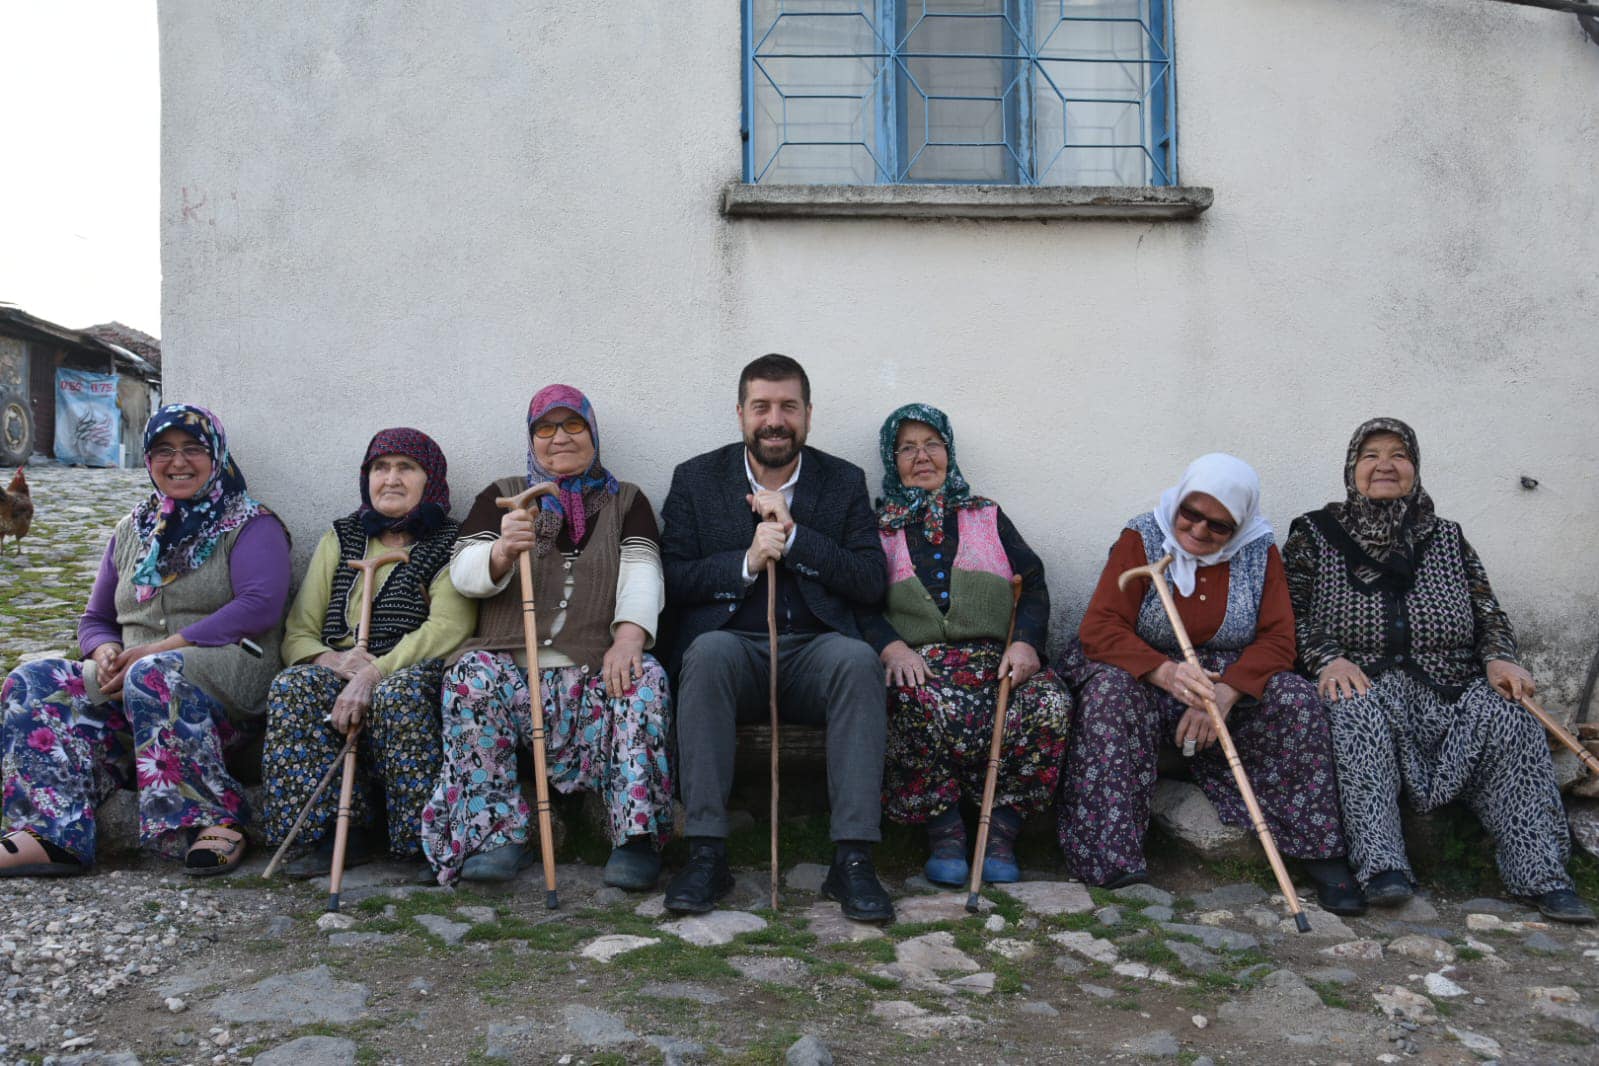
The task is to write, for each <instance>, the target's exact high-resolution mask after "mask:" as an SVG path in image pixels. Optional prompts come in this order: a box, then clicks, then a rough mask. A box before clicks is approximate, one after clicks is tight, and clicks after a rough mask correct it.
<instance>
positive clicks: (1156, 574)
mask: <svg viewBox="0 0 1599 1066" xmlns="http://www.w3.org/2000/svg"><path fill="white" fill-rule="evenodd" d="M1171 561H1172V557H1171V556H1170V555H1163V556H1161V557H1160V561H1159V562H1157V563H1153V564H1151V565H1149V566H1135V567H1133V568H1132V569H1131V570H1128V571H1125V572H1124V573H1123V574H1122V575H1121V576H1120V577H1118V578H1117V579H1116V585H1117V587H1118V588H1123V589H1125V588H1126V587H1127V583H1128V582H1129V581H1133V580H1136V579H1138V578H1141V577H1147V578H1149V580H1150V582H1151V583H1152V584H1153V585H1154V586H1155V592H1156V594H1157V595H1158V596H1160V602H1161V606H1163V607H1165V608H1166V617H1167V618H1169V619H1171V627H1172V630H1173V632H1175V633H1176V634H1177V643H1178V644H1180V645H1182V649H1183V658H1184V659H1186V660H1188V665H1189V666H1192V667H1193V668H1194V669H1195V670H1198V671H1199V672H1200V673H1204V668H1203V667H1201V666H1200V665H1199V656H1198V655H1196V654H1194V645H1193V643H1192V642H1190V641H1189V639H1188V630H1187V629H1185V628H1184V627H1183V620H1182V618H1180V617H1179V616H1178V614H1177V604H1176V603H1174V602H1173V601H1172V598H1171V590H1170V589H1168V588H1167V587H1166V573H1165V571H1166V567H1168V566H1170V565H1171ZM1205 713H1206V714H1208V715H1210V722H1211V725H1213V726H1215V728H1216V736H1217V738H1218V739H1220V740H1221V750H1222V751H1223V752H1224V753H1225V754H1226V756H1227V765H1228V767H1230V768H1231V769H1232V772H1233V780H1234V781H1235V782H1236V783H1237V784H1238V792H1239V794H1240V795H1242V796H1243V797H1244V806H1245V807H1247V808H1248V809H1249V820H1250V822H1251V823H1252V824H1253V825H1254V827H1255V836H1257V837H1259V838H1260V846H1261V847H1262V848H1263V849H1264V850H1265V852H1266V861H1267V862H1269V863H1271V872H1272V873H1273V874H1275V875H1276V876H1277V887H1278V888H1280V889H1281V890H1282V894H1283V898H1284V899H1285V900H1287V901H1288V911H1289V913H1290V914H1292V915H1293V916H1294V926H1295V927H1296V928H1297V929H1298V930H1299V931H1300V932H1301V933H1308V932H1310V920H1309V919H1308V918H1306V917H1305V911H1304V908H1302V907H1301V906H1300V905H1299V896H1298V894H1297V893H1295V891H1294V883H1293V882H1292V881H1290V880H1289V879H1288V871H1287V870H1286V869H1284V867H1283V857H1282V856H1281V855H1280V854H1278V852H1277V841H1276V839H1275V838H1274V837H1273V836H1272V835H1271V830H1270V829H1268V828H1267V827H1266V819H1265V817H1264V816H1263V815H1262V814H1261V813H1260V804H1259V803H1258V802H1256V800H1255V790H1254V789H1253V788H1251V787H1250V785H1249V775H1248V774H1246V773H1245V772H1244V764H1243V763H1242V762H1240V761H1239V760H1238V749H1237V748H1235V747H1233V737H1232V734H1231V733H1229V732H1228V731H1227V723H1226V721H1224V720H1223V719H1222V716H1221V711H1220V710H1218V709H1217V707H1216V702H1215V701H1214V700H1212V699H1209V698H1207V699H1206V700H1205Z"/></svg>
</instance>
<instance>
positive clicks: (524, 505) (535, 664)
mask: <svg viewBox="0 0 1599 1066" xmlns="http://www.w3.org/2000/svg"><path fill="white" fill-rule="evenodd" d="M559 491H560V490H559V489H557V488H556V487H555V483H554V482H552V481H542V482H540V483H539V484H537V485H534V486H533V487H532V488H530V489H527V490H526V491H524V492H519V493H517V494H516V495H515V496H502V497H500V498H499V499H497V500H495V501H494V502H495V503H497V504H499V505H500V506H501V507H504V508H505V509H506V510H508V511H527V512H528V517H529V518H535V517H537V516H535V515H534V514H533V507H532V504H533V501H534V500H536V499H538V498H539V497H540V496H553V495H555V493H557V492H559ZM517 570H519V571H520V572H521V575H522V642H523V644H524V645H525V646H526V648H527V687H528V689H529V691H530V693H531V694H532V697H533V735H532V737H531V738H530V740H529V745H530V746H531V747H532V749H533V777H534V780H533V792H534V796H535V798H536V799H537V801H538V816H539V855H540V858H542V859H543V862H544V905H545V906H546V907H548V908H549V909H550V910H552V911H553V910H554V909H555V908H556V907H559V906H560V905H561V901H560V899H559V897H557V896H556V894H555V833H554V831H553V830H552V829H551V827H550V781H549V770H548V769H547V767H546V765H545V751H544V683H543V678H541V677H540V676H539V625H538V612H537V610H536V608H535V604H534V602H533V561H532V560H531V559H529V558H528V553H527V552H525V551H524V552H523V553H522V554H521V557H520V558H519V559H518V560H517Z"/></svg>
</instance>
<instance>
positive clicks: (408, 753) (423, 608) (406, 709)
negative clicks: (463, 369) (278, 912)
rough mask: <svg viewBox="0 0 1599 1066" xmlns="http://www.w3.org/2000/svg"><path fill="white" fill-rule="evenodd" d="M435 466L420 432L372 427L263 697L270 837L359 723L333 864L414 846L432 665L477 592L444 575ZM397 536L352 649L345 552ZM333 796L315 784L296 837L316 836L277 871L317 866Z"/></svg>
mask: <svg viewBox="0 0 1599 1066" xmlns="http://www.w3.org/2000/svg"><path fill="white" fill-rule="evenodd" d="M447 473H448V466H447V464H446V462H445V458H444V453H443V452H442V451H441V450H440V449H439V446H438V445H437V444H435V443H434V441H433V438H431V437H429V436H428V435H427V434H426V433H423V432H421V431H420V430H415V429H407V428H403V427H400V428H395V429H385V430H381V431H380V432H378V433H377V434H376V435H375V436H374V437H373V438H372V440H371V442H370V443H369V444H368V445H367V448H366V456H365V458H364V459H363V460H362V462H361V474H360V490H361V506H360V507H358V508H357V509H356V510H355V511H353V512H351V513H350V514H348V515H346V516H344V517H343V518H340V519H338V520H336V521H335V522H334V523H333V528H332V529H330V530H328V532H326V533H324V534H323V535H322V540H321V541H320V542H319V543H318V544H317V547H316V552H315V553H314V554H313V555H312V556H311V565H310V568H309V569H308V570H307V571H306V575H305V580H304V581H303V582H302V583H301V585H300V592H299V595H298V596H296V597H295V600H294V607H293V608H292V609H290V611H289V619H288V625H287V632H286V633H285V636H284V640H283V661H284V662H285V663H288V664H291V665H290V666H289V668H288V669H287V670H285V671H283V673H281V674H279V675H278V677H277V679H276V680H275V681H273V683H272V691H271V694H270V697H269V700H268V704H269V710H268V715H267V739H266V756H265V760H264V765H263V779H264V783H265V786H266V790H265V791H266V799H265V802H264V804H263V806H264V807H265V811H266V834H267V839H268V840H269V841H271V842H273V843H277V842H279V841H281V840H283V839H284V837H286V836H287V835H288V833H289V831H290V829H291V828H292V827H293V824H294V819H295V816H296V815H297V814H298V813H299V811H300V809H301V807H302V806H304V804H305V802H306V800H307V799H309V798H310V795H311V793H312V791H313V790H314V789H315V788H316V782H317V780H318V778H319V777H320V776H321V774H322V772H323V770H324V768H325V767H327V765H328V764H329V763H330V762H332V760H333V759H334V758H335V757H336V756H337V755H338V752H339V750H340V748H342V747H343V746H344V738H345V735H346V734H348V733H349V731H350V730H351V729H352V728H356V727H358V726H365V727H366V728H365V729H364V731H363V732H362V733H361V736H360V741H359V743H358V745H357V749H356V750H357V754H358V762H357V765H358V766H359V767H360V769H361V773H360V775H359V776H358V777H357V779H356V783H355V793H354V803H353V806H354V810H353V820H352V824H351V833H350V839H349V843H348V846H347V850H346V852H345V865H346V866H356V865H359V864H361V863H363V862H367V861H370V860H371V859H373V858H376V857H378V856H379V855H380V854H382V853H383V852H385V851H386V852H388V853H389V854H390V855H391V856H393V857H395V858H399V859H417V858H420V857H421V841H420V839H419V832H420V827H421V817H422V806H423V804H425V803H426V802H427V798H428V796H429V795H430V794H431V793H432V791H433V783H434V779H435V778H436V777H437V776H438V772H439V760H440V748H439V677H440V674H441V673H442V672H443V669H444V657H445V656H446V655H448V654H450V653H451V652H452V651H454V650H455V649H456V647H457V646H459V645H460V643H461V642H462V641H463V640H465V639H466V638H467V637H468V636H469V635H470V634H471V632H472V625H473V623H474V622H476V620H477V608H476V605H475V604H473V603H472V602H471V601H469V600H467V599H465V598H464V597H462V596H461V594H460V593H458V592H456V591H455V587H454V586H453V585H451V584H450V575H449V562H450V549H451V548H452V547H453V546H454V544H455V534H456V531H457V528H458V527H457V526H456V524H455V523H454V522H453V521H451V520H450V485H449V481H448V480H447V476H446V475H447ZM396 549H399V550H402V551H404V552H405V553H406V555H407V559H406V561H405V562H403V563H391V564H389V565H387V566H385V567H383V568H382V569H381V570H379V571H378V572H377V573H376V574H374V575H373V576H372V580H373V581H374V582H375V583H376V587H375V589H374V593H373V599H372V624H371V639H370V642H369V645H368V648H367V650H365V651H362V650H360V649H358V648H356V647H355V636H356V635H355V628H356V624H357V619H358V618H359V617H360V613H361V599H362V594H363V593H362V589H361V587H360V585H361V580H362V579H361V578H359V577H358V576H357V573H356V571H355V570H354V569H353V568H352V567H350V566H348V565H346V564H347V563H349V562H352V561H357V560H361V559H368V558H372V557H373V556H377V555H383V554H387V553H390V552H393V551H395V550H396ZM336 797H337V794H336V793H335V792H333V791H331V790H330V791H328V792H326V793H325V794H324V795H323V798H322V800H321V802H320V803H319V805H318V806H317V807H315V808H313V809H312V810H311V812H310V813H309V814H308V816H307V818H306V824H305V829H304V831H303V835H302V837H301V839H302V840H304V841H305V842H306V843H311V844H316V845H317V846H316V848H315V849H314V850H313V851H311V852H310V853H309V854H308V855H304V856H302V857H300V858H299V859H296V860H295V861H293V862H291V863H290V864H289V865H288V867H287V868H286V871H285V872H286V873H287V874H288V875H289V876H290V877H315V876H318V875H320V874H325V873H327V872H328V869H329V867H330V866H331V865H332V861H333V834H332V833H331V832H329V830H330V829H331V828H332V826H333V823H334V816H335V814H336V813H337V799H336ZM380 801H381V806H380V805H379V803H380Z"/></svg>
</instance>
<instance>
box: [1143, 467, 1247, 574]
mask: <svg viewBox="0 0 1599 1066" xmlns="http://www.w3.org/2000/svg"><path fill="white" fill-rule="evenodd" d="M1196 492H1202V493H1204V494H1205V495H1206V496H1209V497H1211V498H1212V499H1214V500H1215V501H1216V502H1217V503H1219V504H1221V505H1222V506H1223V507H1225V508H1226V509H1227V513H1228V514H1229V515H1231V516H1232V519H1233V522H1234V523H1235V524H1236V525H1237V526H1238V528H1237V529H1236V530H1235V531H1234V532H1233V535H1232V536H1231V537H1230V538H1228V540H1227V543H1226V544H1223V545H1222V546H1221V547H1220V548H1217V549H1216V550H1215V551H1213V552H1211V553H1209V554H1208V555H1194V554H1193V553H1192V552H1190V551H1189V550H1188V549H1187V548H1184V547H1183V546H1182V544H1180V543H1178V540H1177V508H1179V507H1180V506H1182V502H1183V501H1184V500H1186V499H1188V497H1190V496H1192V495H1193V494H1194V493H1196ZM1155 524H1156V525H1158V526H1159V527H1160V531H1161V532H1162V533H1164V534H1165V535H1166V539H1165V541H1164V542H1163V544H1162V547H1163V548H1164V550H1165V551H1166V552H1167V553H1168V554H1170V555H1171V557H1172V558H1171V565H1170V566H1168V567H1167V568H1166V573H1167V575H1169V576H1170V577H1171V581H1172V584H1174V585H1176V586H1177V591H1178V592H1180V593H1182V594H1183V595H1184V596H1192V595H1193V594H1194V582H1195V575H1196V572H1197V571H1198V569H1199V568H1200V567H1201V566H1215V565H1216V564H1217V563H1225V562H1227V561H1228V560H1229V559H1231V558H1232V557H1233V556H1235V555H1237V554H1238V553H1239V552H1241V551H1243V550H1244V548H1245V546H1246V545H1249V544H1251V543H1253V542H1254V541H1257V540H1259V539H1260V538H1261V537H1269V536H1271V523H1270V522H1268V521H1266V518H1265V516H1264V515H1262V514H1261V513H1260V475H1259V474H1257V473H1255V468H1254V467H1252V466H1250V465H1249V464H1248V463H1246V462H1244V461H1243V460H1242V459H1240V458H1238V457H1237V456H1236V455H1228V454H1227V453H1226V452H1211V453H1210V454H1209V455H1201V456H1200V457H1199V458H1198V459H1195V460H1194V461H1193V462H1191V463H1189V464H1188V469H1187V470H1185V471H1183V479H1182V480H1181V481H1179V482H1178V483H1177V484H1175V485H1173V486H1172V487H1171V488H1169V489H1167V490H1166V491H1165V492H1163V493H1161V494H1160V504H1159V505H1158V506H1157V507H1156V508H1155Z"/></svg>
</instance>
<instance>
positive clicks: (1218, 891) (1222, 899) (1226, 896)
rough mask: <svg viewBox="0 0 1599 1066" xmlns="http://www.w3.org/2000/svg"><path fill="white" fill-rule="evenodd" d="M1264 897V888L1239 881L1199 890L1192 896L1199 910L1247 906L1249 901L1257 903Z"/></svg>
mask: <svg viewBox="0 0 1599 1066" xmlns="http://www.w3.org/2000/svg"><path fill="white" fill-rule="evenodd" d="M1265 898H1266V890H1265V889H1263V888H1261V887H1260V886H1259V885H1251V884H1247V883H1242V882H1241V883H1239V884H1233V885H1222V886H1221V887H1220V888H1213V889H1211V890H1210V891H1209V892H1201V893H1200V894H1199V895H1197V896H1195V897H1194V906H1195V907H1196V908H1198V909H1199V910H1202V911H1203V910H1218V909H1221V908H1225V907H1232V908H1235V909H1236V908H1238V907H1247V906H1249V905H1250V904H1251V903H1259V902H1261V901H1262V900H1264V899H1265Z"/></svg>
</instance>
